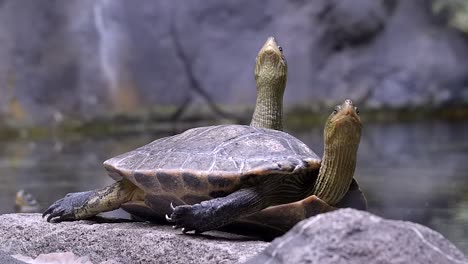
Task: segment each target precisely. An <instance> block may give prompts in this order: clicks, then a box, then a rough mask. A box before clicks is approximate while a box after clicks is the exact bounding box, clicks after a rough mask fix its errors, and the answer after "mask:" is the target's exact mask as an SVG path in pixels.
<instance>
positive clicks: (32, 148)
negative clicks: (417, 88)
mask: <svg viewBox="0 0 468 264" xmlns="http://www.w3.org/2000/svg"><path fill="white" fill-rule="evenodd" d="M291 133H292V134H293V135H295V136H297V137H299V138H300V139H301V140H303V141H304V142H305V143H306V144H308V145H309V146H311V147H312V148H313V149H314V150H315V151H316V152H317V154H319V155H321V154H322V148H323V141H322V129H321V128H311V129H304V130H302V131H300V132H297V131H293V132H291ZM161 136H165V135H137V136H136V135H134V136H128V137H111V138H94V139H67V140H59V139H48V140H40V141H30V140H19V141H8V142H1V144H2V148H1V149H0V214H2V213H11V212H14V197H15V194H16V192H17V190H19V189H26V190H28V191H29V192H31V193H33V194H34V195H35V196H36V197H37V199H38V200H39V202H40V203H41V204H42V205H44V206H46V205H48V204H50V203H52V202H53V201H55V200H56V199H59V198H61V197H63V196H64V195H65V194H66V193H69V192H77V191H84V190H90V189H94V188H99V187H102V186H105V185H107V184H109V183H111V182H112V179H110V178H109V177H107V176H106V173H105V171H104V169H103V168H102V166H101V164H102V161H104V160H106V159H107V158H110V157H112V156H114V155H117V154H120V153H123V152H125V151H128V150H131V149H133V148H135V147H138V146H141V145H143V144H146V143H148V142H150V141H152V140H154V139H156V138H158V137H161ZM356 178H357V179H358V181H359V183H360V185H361V187H362V189H363V190H364V191H365V193H366V195H367V198H368V201H369V207H370V208H369V211H371V212H373V213H375V214H377V215H380V216H383V217H387V218H392V219H401V220H409V221H414V222H418V223H421V224H424V225H426V226H429V227H431V228H433V229H435V230H437V231H439V232H440V233H442V234H443V235H444V236H445V237H446V238H448V239H449V240H451V241H452V242H453V243H455V244H456V245H457V246H458V247H459V248H460V249H461V250H462V251H464V252H465V254H468V123H466V122H456V123H449V122H442V121H433V122H419V123H391V124H379V123H376V124H366V125H365V127H364V131H363V136H362V141H361V145H360V148H359V157H358V165H357V169H356Z"/></svg>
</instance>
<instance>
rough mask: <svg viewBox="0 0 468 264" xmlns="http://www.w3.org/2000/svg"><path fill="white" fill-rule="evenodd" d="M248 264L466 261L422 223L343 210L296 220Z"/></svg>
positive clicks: (440, 236)
mask: <svg viewBox="0 0 468 264" xmlns="http://www.w3.org/2000/svg"><path fill="white" fill-rule="evenodd" d="M248 263H250V264H254V263H264V264H266V263H268V264H279V263H309V264H313V263H320V264H327V263H335V264H337V263H346V264H349V263H351V264H352V263H356V264H357V263H359V264H360V263H370V264H371V263H415V264H418V263H421V264H428V263H434V264H436V263H437V264H444V263H447V264H449V263H452V264H455V263H458V264H462V263H464V264H466V263H468V259H467V258H465V256H463V254H462V253H461V252H460V251H459V250H458V249H457V248H456V247H455V246H454V245H453V244H452V243H450V242H449V241H447V240H446V239H445V238H444V237H443V236H442V235H440V234H439V233H437V232H435V231H433V230H431V229H429V228H427V227H424V226H422V225H418V224H415V223H411V222H403V221H396V220H385V219H382V218H380V217H377V216H375V215H372V214H370V213H367V212H362V211H357V210H353V209H343V210H339V211H335V212H332V213H326V214H321V215H319V216H316V217H313V218H310V219H307V220H304V221H302V222H301V223H299V224H298V225H296V226H295V227H294V228H293V229H292V230H291V231H289V232H288V233H287V234H286V235H284V236H282V237H280V238H277V239H275V240H274V241H273V242H272V243H271V244H270V245H269V246H268V247H267V248H266V249H265V250H264V251H263V252H262V253H260V254H259V255H257V256H255V257H254V258H252V259H250V260H249V261H248Z"/></svg>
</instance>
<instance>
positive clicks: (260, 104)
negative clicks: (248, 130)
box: [250, 37, 288, 130]
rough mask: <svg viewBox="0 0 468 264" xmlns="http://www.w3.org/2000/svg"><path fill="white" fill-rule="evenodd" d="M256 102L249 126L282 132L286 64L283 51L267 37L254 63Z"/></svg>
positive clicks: (272, 38)
mask: <svg viewBox="0 0 468 264" xmlns="http://www.w3.org/2000/svg"><path fill="white" fill-rule="evenodd" d="M254 74H255V82H256V86H257V101H256V104H255V110H254V113H253V116H252V121H251V123H250V125H251V126H254V127H261V128H270V129H276V130H283V95H284V90H285V88H286V80H287V74H288V64H287V63H286V58H285V57H284V55H283V49H282V48H281V46H279V45H278V44H277V42H276V40H275V38H274V37H269V38H268V39H267V41H266V42H265V44H264V45H263V47H262V48H261V49H260V51H259V52H258V55H257V59H256V61H255V70H254Z"/></svg>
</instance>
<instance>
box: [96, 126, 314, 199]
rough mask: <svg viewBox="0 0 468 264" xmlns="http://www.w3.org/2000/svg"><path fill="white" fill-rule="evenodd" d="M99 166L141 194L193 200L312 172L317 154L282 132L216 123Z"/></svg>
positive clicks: (150, 145) (141, 148) (146, 146)
mask: <svg viewBox="0 0 468 264" xmlns="http://www.w3.org/2000/svg"><path fill="white" fill-rule="evenodd" d="M104 167H105V168H106V170H107V171H108V173H109V175H110V176H111V177H113V178H115V177H123V178H126V179H128V180H130V181H131V182H132V183H133V184H135V185H136V186H137V187H138V188H140V189H142V190H143V191H144V192H145V193H146V194H147V195H151V196H153V197H156V196H157V197H159V198H158V199H160V198H161V197H167V198H165V199H164V198H163V200H166V201H173V202H175V203H176V204H181V203H186V204H193V203H197V202H200V201H202V200H207V199H211V198H215V197H220V196H225V195H227V194H229V193H232V192H234V191H236V190H238V189H240V188H242V187H245V186H246V185H252V184H261V181H262V179H264V177H274V176H275V175H279V174H281V175H291V176H294V175H296V174H297V173H302V172H305V171H318V168H319V167H320V158H319V157H318V156H317V155H316V154H315V153H314V152H313V151H312V150H311V149H310V148H308V147H307V146H306V145H305V144H304V143H302V142H301V141H300V140H298V139H297V138H295V137H293V136H291V135H289V134H287V133H285V132H281V131H277V130H272V129H262V128H255V127H251V126H244V125H220V126H208V127H198V128H193V129H189V130H187V131H185V132H183V133H181V134H178V135H175V136H170V137H165V138H160V139H157V140H155V141H153V142H151V143H149V144H147V145H145V146H143V147H140V148H137V149H135V150H133V151H130V152H127V153H125V154H122V155H119V156H117V157H114V158H111V159H109V160H107V161H105V162H104Z"/></svg>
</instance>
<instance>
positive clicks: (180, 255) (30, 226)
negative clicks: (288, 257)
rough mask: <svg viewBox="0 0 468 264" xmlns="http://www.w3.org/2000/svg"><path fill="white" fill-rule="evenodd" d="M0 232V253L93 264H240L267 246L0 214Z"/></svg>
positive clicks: (143, 227) (164, 229) (215, 235)
mask: <svg viewBox="0 0 468 264" xmlns="http://www.w3.org/2000/svg"><path fill="white" fill-rule="evenodd" d="M0 230H4V231H2V232H1V233H0V252H1V251H5V252H6V253H7V254H9V255H24V256H30V257H37V256H38V255H40V254H46V253H54V252H73V253H74V254H75V255H77V256H79V257H85V256H87V257H89V259H90V260H91V261H92V262H93V263H102V262H106V261H107V262H106V263H184V264H187V263H239V262H244V261H246V260H247V259H248V258H250V257H252V256H253V255H255V254H256V253H258V252H259V251H261V250H262V249H264V248H265V247H266V246H267V243H266V242H262V241H256V240H251V239H247V238H246V237H243V236H236V235H232V234H227V233H223V232H208V233H206V234H205V235H203V236H196V237H195V236H190V235H182V234H181V232H180V230H173V229H172V228H171V227H170V226H153V225H151V224H147V223H99V224H96V223H95V222H92V221H79V222H64V223H60V224H51V223H47V222H46V221H44V220H43V219H42V218H41V217H40V215H39V214H6V215H1V216H0ZM0 257H1V255H0Z"/></svg>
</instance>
